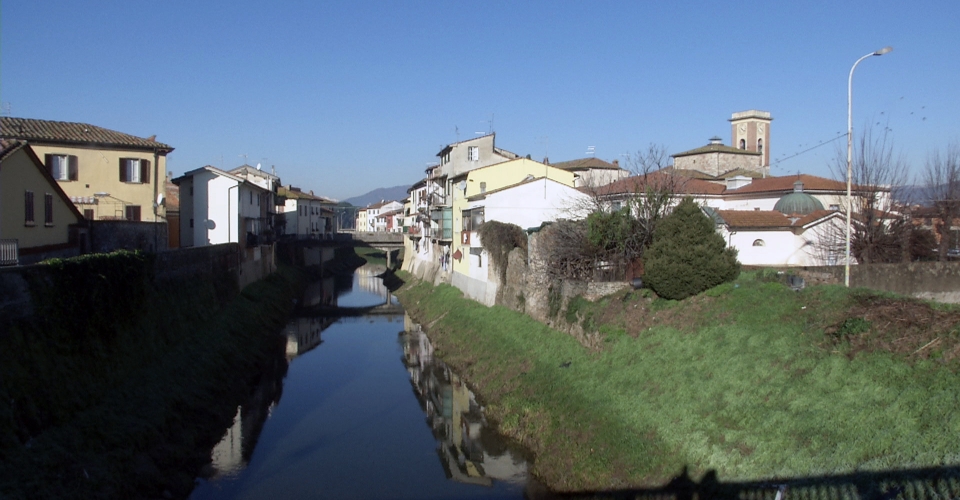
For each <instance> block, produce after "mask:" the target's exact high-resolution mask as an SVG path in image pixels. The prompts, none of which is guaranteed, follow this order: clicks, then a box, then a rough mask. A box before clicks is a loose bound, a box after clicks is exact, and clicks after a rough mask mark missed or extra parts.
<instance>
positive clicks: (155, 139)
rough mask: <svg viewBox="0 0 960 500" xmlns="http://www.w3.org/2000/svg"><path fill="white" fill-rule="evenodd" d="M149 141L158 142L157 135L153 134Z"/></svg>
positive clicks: (148, 138)
mask: <svg viewBox="0 0 960 500" xmlns="http://www.w3.org/2000/svg"><path fill="white" fill-rule="evenodd" d="M147 140H148V141H150V142H157V134H153V135H151V136H150V137H147Z"/></svg>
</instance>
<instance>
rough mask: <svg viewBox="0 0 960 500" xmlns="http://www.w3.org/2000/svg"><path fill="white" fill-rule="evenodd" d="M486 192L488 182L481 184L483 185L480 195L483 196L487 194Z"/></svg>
mask: <svg viewBox="0 0 960 500" xmlns="http://www.w3.org/2000/svg"><path fill="white" fill-rule="evenodd" d="M486 192H487V183H486V182H481V183H480V194H483V193H486Z"/></svg>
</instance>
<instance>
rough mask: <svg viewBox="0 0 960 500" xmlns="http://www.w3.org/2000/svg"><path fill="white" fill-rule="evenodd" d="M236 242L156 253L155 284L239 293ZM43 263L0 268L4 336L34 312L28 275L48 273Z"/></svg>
mask: <svg viewBox="0 0 960 500" xmlns="http://www.w3.org/2000/svg"><path fill="white" fill-rule="evenodd" d="M238 250H239V249H238V247H237V245H236V244H227V245H216V246H206V247H198V248H185V249H180V250H173V251H169V252H163V253H159V254H156V256H155V260H154V280H155V284H157V285H163V284H166V283H169V282H176V281H192V282H198V281H203V282H207V283H215V284H217V289H218V290H220V294H221V296H220V297H219V298H220V300H228V299H230V298H231V297H232V296H233V295H235V294H236V292H237V290H238V286H237V284H238V279H239V272H240V266H239V259H238V255H239V254H238ZM47 269H48V268H47V267H45V266H43V265H32V266H18V267H7V268H0V335H2V334H3V333H4V332H5V330H6V328H7V327H9V326H10V325H12V324H13V322H14V320H17V319H27V318H29V317H30V316H32V315H33V311H34V305H33V299H32V298H31V296H30V291H29V289H28V288H27V284H26V281H25V279H24V276H26V275H27V274H28V273H41V274H42V273H43V272H47V271H46V270H47Z"/></svg>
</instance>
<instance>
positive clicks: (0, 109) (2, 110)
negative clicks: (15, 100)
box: [0, 101, 13, 116]
mask: <svg viewBox="0 0 960 500" xmlns="http://www.w3.org/2000/svg"><path fill="white" fill-rule="evenodd" d="M12 107H13V106H12V105H11V104H10V101H7V102H5V103H3V105H2V106H0V115H3V116H13V115H12V111H11V109H12Z"/></svg>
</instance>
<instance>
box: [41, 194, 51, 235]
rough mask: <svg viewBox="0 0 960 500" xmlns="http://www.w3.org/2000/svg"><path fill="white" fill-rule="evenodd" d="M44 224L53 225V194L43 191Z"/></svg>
mask: <svg viewBox="0 0 960 500" xmlns="http://www.w3.org/2000/svg"><path fill="white" fill-rule="evenodd" d="M43 225H44V226H47V227H49V226H52V225H53V195H52V194H50V193H43Z"/></svg>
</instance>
